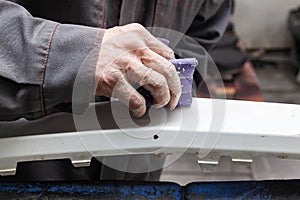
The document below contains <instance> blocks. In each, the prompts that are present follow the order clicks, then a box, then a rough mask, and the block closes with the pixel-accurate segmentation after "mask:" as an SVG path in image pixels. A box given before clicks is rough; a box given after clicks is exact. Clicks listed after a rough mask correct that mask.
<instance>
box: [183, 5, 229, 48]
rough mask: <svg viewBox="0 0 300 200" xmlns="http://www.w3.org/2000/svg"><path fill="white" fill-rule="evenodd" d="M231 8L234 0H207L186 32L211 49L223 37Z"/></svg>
mask: <svg viewBox="0 0 300 200" xmlns="http://www.w3.org/2000/svg"><path fill="white" fill-rule="evenodd" d="M231 9H232V0H208V1H205V2H204V3H203V5H202V7H201V9H200V10H199V12H198V14H197V16H196V17H195V19H194V21H193V23H192V24H191V26H190V28H189V29H188V31H187V33H186V34H187V35H188V36H190V37H192V38H193V39H194V40H196V41H197V42H198V43H199V44H200V45H202V46H203V47H204V48H205V49H206V50H208V51H209V50H210V49H211V48H212V47H213V45H214V44H216V43H217V42H218V41H219V40H220V39H221V37H222V35H223V33H224V31H225V29H226V27H227V25H228V21H229V17H230V13H231Z"/></svg>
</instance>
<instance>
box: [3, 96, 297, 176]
mask: <svg viewBox="0 0 300 200" xmlns="http://www.w3.org/2000/svg"><path fill="white" fill-rule="evenodd" d="M113 104H114V105H110V104H101V105H98V106H100V107H103V108H106V107H110V106H111V107H113V108H114V109H116V110H117V111H118V117H117V118H118V119H117V120H116V119H115V122H112V121H110V120H111V119H110V117H109V114H108V113H105V112H104V111H105V109H103V112H104V113H102V114H103V116H105V117H104V118H103V120H104V121H102V122H100V123H101V124H102V123H104V124H110V125H111V127H106V129H104V130H96V131H85V132H70V133H59V134H46V135H33V136H22V137H11V138H2V139H0V174H1V175H11V174H14V173H15V170H16V166H17V162H22V161H33V160H51V159H60V158H70V159H71V160H72V162H73V163H74V164H75V163H77V164H78V163H79V165H81V164H82V163H85V165H86V161H88V160H90V159H91V157H93V156H112V155H128V154H153V153H176V152H177V153H178V152H179V153H182V152H184V151H186V152H188V153H193V154H196V153H199V150H201V151H200V154H201V155H206V153H208V155H206V157H205V158H204V160H207V161H217V160H218V159H219V158H220V156H222V155H228V156H231V157H232V158H233V159H253V158H254V157H255V156H259V155H273V156H277V157H280V158H291V159H299V158H300V148H299V146H300V138H299V137H300V123H299V120H300V106H299V105H287V104H276V103H256V102H246V101H230V100H212V99H193V104H192V106H191V107H189V108H181V109H177V110H175V111H166V113H167V116H165V115H162V113H161V112H162V111H161V110H156V111H153V112H152V114H151V116H152V117H151V119H152V120H151V123H150V125H148V126H146V127H140V126H136V125H135V124H133V123H132V122H131V121H130V120H129V119H128V111H126V108H124V106H123V105H121V104H120V103H119V102H113ZM223 106H224V110H223ZM100 110H101V109H100ZM216 111H220V112H216ZM223 111H224V113H222V112H223ZM222 114H224V117H222ZM85 120H87V121H89V120H90V119H89V118H87V119H85ZM143 120H144V119H140V121H139V123H141V122H142V121H143ZM222 120H224V121H223V123H221V130H218V129H217V128H216V127H215V126H211V122H216V121H219V122H222ZM116 121H118V123H117V124H118V125H119V126H121V127H122V128H121V129H120V128H117V126H116ZM113 124H115V125H113ZM157 130H159V131H157ZM116 147H117V148H116ZM162 147H164V148H162ZM203 153H205V154H203ZM202 160H203V159H202Z"/></svg>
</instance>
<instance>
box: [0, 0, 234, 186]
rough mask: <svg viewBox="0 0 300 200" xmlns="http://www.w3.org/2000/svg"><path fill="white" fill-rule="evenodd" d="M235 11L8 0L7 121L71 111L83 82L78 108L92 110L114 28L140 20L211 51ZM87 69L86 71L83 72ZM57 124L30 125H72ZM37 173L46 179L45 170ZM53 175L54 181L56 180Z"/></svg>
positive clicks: (192, 4)
mask: <svg viewBox="0 0 300 200" xmlns="http://www.w3.org/2000/svg"><path fill="white" fill-rule="evenodd" d="M230 9H231V0H13V2H12V1H5V0H0V27H1V28H0V120H2V121H3V120H4V121H11V120H16V119H19V118H24V117H25V118H27V119H37V118H41V117H44V116H46V115H50V114H52V113H54V112H61V111H64V109H65V105H67V104H66V103H69V102H72V89H73V85H74V82H75V79H76V81H79V84H80V85H82V88H83V89H82V95H81V97H82V99H77V100H76V102H74V101H73V102H72V103H73V105H74V104H78V106H79V107H80V106H82V107H83V109H85V108H86V107H87V106H88V105H85V104H82V102H88V101H89V100H91V99H92V98H93V91H92V89H91V88H92V86H93V81H87V80H93V79H94V70H95V66H96V61H97V55H98V52H99V50H100V48H101V39H102V37H103V34H104V31H105V30H104V29H106V28H110V27H114V26H119V25H125V24H128V23H132V22H137V23H140V24H142V25H144V26H146V27H163V28H168V29H172V30H176V31H179V32H181V33H183V34H186V35H188V36H190V37H192V38H193V39H195V40H196V41H197V42H198V43H199V44H200V45H202V46H203V47H204V48H206V49H207V50H209V49H210V48H211V47H212V45H213V44H215V43H216V42H217V41H218V40H219V39H220V37H221V35H222V34H223V32H224V30H225V28H226V25H227V22H228V18H229V15H230ZM100 59H101V58H100ZM82 65H84V66H86V67H84V69H83V73H78V72H79V69H82V68H81V66H82ZM85 88H87V89H85ZM50 118H51V116H50ZM53 120H54V119H53V118H51V119H50V122H49V120H48V121H47V119H45V120H40V121H37V122H31V123H29V122H28V123H29V125H27V127H31V128H32V129H33V130H36V129H39V130H42V129H43V130H44V129H45V131H47V130H46V129H47V128H46V126H47V125H49V126H51V124H52V126H51V127H50V130H52V129H53V127H54V126H55V127H66V126H67V125H66V124H65V121H64V120H59V121H55V120H54V121H55V122H53ZM69 121H70V122H71V121H72V120H69ZM26 123H27V122H26V120H25V121H24V120H23V121H20V122H19V125H18V123H16V125H13V124H12V126H11V127H9V126H4V125H3V124H2V122H0V132H2V133H4V135H5V134H8V133H9V131H7V132H5V131H4V130H5V129H6V130H10V131H11V132H13V133H17V132H18V131H19V133H21V134H25V132H26V131H27V132H28V131H29V130H23V131H20V130H17V128H18V127H19V128H21V129H22V127H26ZM1 124H2V125H1ZM36 127H39V128H36ZM37 132H38V131H37ZM107 159H112V160H113V161H114V162H119V163H120V165H121V164H124V163H131V164H132V165H137V163H138V165H139V166H140V167H141V168H145V169H148V168H149V166H150V165H151V164H153V163H154V164H156V165H157V164H159V165H160V164H163V159H162V160H161V159H157V161H156V162H154V161H153V159H154V160H156V159H155V158H152V157H151V156H133V157H129V158H127V159H125V160H127V161H126V162H124V157H118V158H117V157H114V158H107ZM125 165H127V164H125ZM30 168H31V169H32V168H35V169H37V168H39V167H38V166H36V167H34V166H33V167H30ZM57 171H58V174H59V176H61V173H59V170H57ZM30 173H33V174H32V177H34V175H36V176H37V177H39V175H37V174H38V170H33V171H32V170H31V172H28V174H30ZM42 176H45V174H44V173H43V174H42ZM49 176H50V177H51V178H50V180H53V179H55V177H56V176H55V175H54V174H49ZM66 176H68V174H67V175H66ZM84 176H85V175H84ZM151 176H152V175H151V173H150V174H149V173H148V174H147V173H146V174H142V175H138V174H137V175H134V174H130V175H128V174H127V175H126V176H125V174H124V173H119V172H116V171H113V170H112V169H110V168H105V167H103V168H101V175H100V177H101V178H103V179H105V178H108V179H129V180H130V179H144V180H145V179H148V180H157V179H158V178H159V173H158V176H157V175H154V177H152V178H151ZM79 179H80V178H79ZM34 180H36V179H34ZM37 180H39V178H37ZM40 180H41V179H40ZM42 180H49V179H47V178H45V179H42Z"/></svg>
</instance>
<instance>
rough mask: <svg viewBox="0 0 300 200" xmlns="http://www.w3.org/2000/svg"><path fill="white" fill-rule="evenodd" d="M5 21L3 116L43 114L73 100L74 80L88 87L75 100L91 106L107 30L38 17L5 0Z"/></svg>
mask: <svg viewBox="0 0 300 200" xmlns="http://www.w3.org/2000/svg"><path fill="white" fill-rule="evenodd" d="M0 26H1V29H0V45H1V46H0V47H1V48H0V92H1V95H0V120H14V119H18V118H20V117H26V118H28V119H35V118H40V117H43V116H45V115H47V114H48V113H49V112H53V108H54V107H56V106H57V105H59V104H61V103H63V102H72V92H73V86H74V83H75V80H76V81H78V84H80V85H81V89H83V91H82V98H81V99H77V100H76V102H75V103H78V104H79V105H81V106H83V107H86V106H87V105H86V104H87V103H88V102H89V100H91V98H92V97H93V92H94V91H93V88H94V76H95V75H94V71H95V66H96V63H97V55H98V52H99V48H100V45H101V38H102V36H103V32H104V30H101V29H95V28H90V27H84V26H74V25H66V24H58V23H56V22H52V21H48V20H43V19H39V18H34V17H32V16H31V15H30V14H29V13H28V12H27V11H26V10H25V9H24V8H23V7H21V6H19V5H17V4H14V3H10V2H7V1H1V0H0ZM79 71H80V73H78V72H79ZM72 103H74V102H72Z"/></svg>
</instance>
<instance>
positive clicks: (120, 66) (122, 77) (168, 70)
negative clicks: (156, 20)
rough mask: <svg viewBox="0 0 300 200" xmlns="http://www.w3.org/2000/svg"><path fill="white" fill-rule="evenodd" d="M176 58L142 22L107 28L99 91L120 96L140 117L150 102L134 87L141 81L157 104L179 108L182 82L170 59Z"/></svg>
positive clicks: (102, 52) (103, 44)
mask: <svg viewBox="0 0 300 200" xmlns="http://www.w3.org/2000/svg"><path fill="white" fill-rule="evenodd" d="M172 58H174V52H173V51H172V50H171V49H170V48H169V47H167V46H166V45H165V44H163V43H162V42H160V41H159V40H157V39H156V38H155V37H154V36H153V35H151V34H150V33H149V32H148V31H147V30H146V29H145V28H144V27H143V26H141V25H139V24H129V25H125V26H120V27H114V28H111V29H107V30H106V31H105V34H104V37H103V41H102V46H101V50H100V53H99V60H98V63H97V68H96V81H97V88H96V95H99V96H107V97H115V98H118V99H119V100H120V101H121V102H122V103H124V104H125V105H126V106H127V107H128V108H129V110H130V111H131V112H132V113H133V114H134V115H135V116H136V117H140V116H143V115H144V114H145V112H146V104H145V99H144V97H143V96H142V95H140V94H139V93H138V92H137V91H136V88H134V87H133V84H138V85H139V86H143V87H144V88H146V89H147V90H149V91H150V93H151V94H152V96H153V98H154V104H155V107H156V108H160V107H163V106H166V105H167V106H168V108H169V109H171V110H172V109H175V107H176V105H177V103H178V100H179V97H180V95H181V84H180V79H179V77H178V75H177V72H176V70H175V67H174V66H173V65H172V63H170V62H169V61H168V60H167V59H172Z"/></svg>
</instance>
